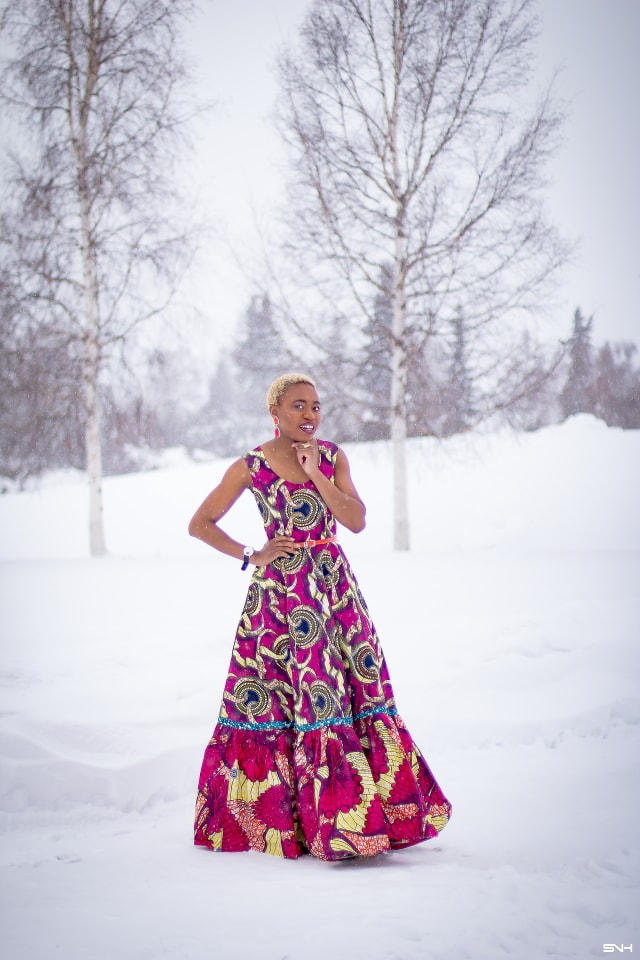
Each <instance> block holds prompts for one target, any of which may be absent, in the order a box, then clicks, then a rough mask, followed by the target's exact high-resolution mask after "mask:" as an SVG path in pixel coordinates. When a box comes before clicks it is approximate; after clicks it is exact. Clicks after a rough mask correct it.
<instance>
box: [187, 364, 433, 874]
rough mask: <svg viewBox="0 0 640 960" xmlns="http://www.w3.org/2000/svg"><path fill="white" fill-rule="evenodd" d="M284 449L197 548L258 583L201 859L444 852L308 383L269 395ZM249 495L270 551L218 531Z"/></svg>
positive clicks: (269, 456) (352, 496) (199, 524)
mask: <svg viewBox="0 0 640 960" xmlns="http://www.w3.org/2000/svg"><path fill="white" fill-rule="evenodd" d="M267 406H268V408H269V412H270V414H271V416H272V417H273V421H274V424H275V436H274V438H273V439H272V440H269V441H268V442H266V443H264V444H261V445H260V446H258V447H256V448H255V449H254V450H252V451H250V452H249V453H247V454H245V455H244V456H243V457H241V458H240V459H239V460H236V461H235V463H233V464H232V465H231V466H230V467H229V469H228V470H227V472H226V473H225V475H224V477H223V478H222V480H221V482H220V484H219V485H218V486H217V487H216V488H215V489H214V490H213V491H212V492H211V493H210V494H209V496H208V497H207V498H206V500H205V501H204V502H203V503H202V504H201V506H200V507H198V509H197V510H196V513H195V514H194V516H193V518H192V520H191V523H190V525H189V533H190V534H191V535H192V536H194V537H198V538H199V539H200V540H203V541H204V542H205V543H208V544H210V545H211V546H212V547H215V549H216V550H220V551H221V552H222V553H226V554H228V555H229V556H230V557H234V558H236V559H237V560H238V561H240V562H241V568H242V569H243V570H244V569H246V568H247V566H248V565H249V564H252V565H253V566H254V567H255V569H254V572H253V577H252V579H251V582H250V584H249V590H248V593H247V598H246V601H245V605H244V609H243V611H242V616H241V619H240V623H239V626H238V630H237V633H236V639H235V643H234V646H233V652H232V656H231V664H230V667H229V673H228V677H227V681H226V684H225V688H224V695H223V700H222V706H221V710H220V716H219V718H218V723H217V725H216V728H215V730H214V732H213V736H212V738H211V740H210V742H209V744H208V746H207V748H206V750H205V755H204V760H203V764H202V770H201V773H200V781H199V789H198V800H197V806H196V820H195V843H196V844H197V845H200V846H206V847H210V848H211V849H213V850H223V851H236V850H250V849H251V850H260V851H264V852H266V853H271V854H275V855H277V856H282V857H290V858H295V857H298V856H300V854H303V853H307V852H309V853H311V854H313V855H314V856H316V857H318V858H320V859H322V860H338V859H342V858H344V857H355V856H371V855H373V854H377V853H380V852H381V851H383V850H388V849H389V848H398V847H406V846H409V845H411V844H414V843H420V842H421V841H423V840H427V839H429V838H430V837H434V836H436V835H437V833H438V832H439V831H440V830H441V829H442V828H443V827H444V826H445V824H446V823H447V821H448V819H449V816H450V812H451V807H450V804H449V803H448V802H447V800H446V798H445V796H444V794H443V793H442V791H441V789H440V787H439V786H438V784H437V783H436V781H435V778H434V777H433V774H432V773H431V771H430V770H429V767H428V766H427V764H426V763H425V761H424V759H423V757H422V755H421V754H420V751H419V750H418V749H417V747H416V746H415V744H414V743H413V740H412V739H411V737H410V735H409V733H408V731H407V729H406V727H405V726H404V724H403V722H402V720H401V719H400V717H399V716H398V713H397V710H396V706H395V701H394V697H393V691H392V689H391V683H390V680H389V675H388V672H387V667H386V664H385V661H384V657H383V654H382V651H381V649H380V644H379V641H378V637H377V635H376V632H375V628H374V626H373V624H372V622H371V618H370V616H369V613H368V610H367V607H366V604H365V602H364V600H363V598H362V595H361V593H360V590H359V588H358V585H357V582H356V579H355V577H354V575H353V572H352V570H351V568H350V566H349V563H348V561H347V559H346V557H345V555H344V553H343V551H342V549H341V547H340V545H339V543H338V540H337V537H336V521H338V522H339V523H341V524H343V525H344V526H345V527H347V528H348V529H349V530H352V531H353V532H354V533H359V532H360V531H361V530H363V529H364V526H365V507H364V504H363V503H362V501H361V499H360V497H359V496H358V493H357V491H356V489H355V487H354V485H353V482H352V480H351V475H350V472H349V464H348V461H347V458H346V456H345V454H344V452H343V451H342V450H341V449H340V448H339V447H337V446H336V445H335V444H334V443H329V442H328V441H325V440H317V439H316V437H315V434H316V431H317V429H318V427H319V425H320V402H319V400H318V394H317V393H316V389H315V385H314V383H313V381H312V380H311V379H310V378H309V377H306V376H304V375H302V374H296V373H290V374H285V375H284V376H282V377H279V378H278V379H277V380H275V381H274V383H272V385H271V387H270V388H269V392H268V394H267ZM246 489H250V490H251V491H252V493H253V495H254V497H255V499H256V501H257V504H258V508H259V510H260V513H261V515H262V520H263V522H264V526H265V530H266V534H267V540H266V542H265V544H264V545H263V546H262V547H261V548H260V549H254V548H253V547H251V546H245V545H243V544H241V543H238V542H237V541H236V540H233V539H232V538H231V537H230V536H228V535H227V534H226V533H224V531H223V530H221V529H220V527H219V526H218V521H219V520H220V519H221V518H222V517H223V515H224V514H225V513H226V512H227V511H228V510H229V508H230V507H231V505H232V504H233V503H235V501H236V500H237V499H238V497H239V496H240V495H241V494H242V493H243V492H244V490H246Z"/></svg>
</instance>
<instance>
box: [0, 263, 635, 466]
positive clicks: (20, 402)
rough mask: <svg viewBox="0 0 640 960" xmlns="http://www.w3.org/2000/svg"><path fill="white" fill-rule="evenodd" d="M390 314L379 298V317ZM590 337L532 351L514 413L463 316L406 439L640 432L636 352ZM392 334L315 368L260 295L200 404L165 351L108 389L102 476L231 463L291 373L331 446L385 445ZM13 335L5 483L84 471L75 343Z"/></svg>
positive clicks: (7, 353)
mask: <svg viewBox="0 0 640 960" xmlns="http://www.w3.org/2000/svg"><path fill="white" fill-rule="evenodd" d="M5 295H6V289H5V287H4V286H3V284H2V282H1V281H0V300H2V303H1V304H0V305H1V306H2V315H3V317H5V318H6V317H7V311H11V309H12V308H15V303H16V301H15V300H12V299H11V298H6V297H5ZM12 305H13V307H12ZM386 309H388V306H387V304H385V302H384V298H383V297H380V298H379V300H378V303H377V305H376V313H377V314H378V315H380V314H383V313H384V311H385V310H386ZM593 326H594V321H593V318H592V317H591V318H589V319H588V320H586V319H585V318H584V316H583V314H582V312H581V310H580V309H577V310H576V311H575V315H574V318H573V327H572V330H571V334H570V336H569V337H568V339H567V340H566V341H564V343H563V344H562V348H561V350H560V351H558V350H556V351H549V350H543V349H542V347H540V346H539V345H534V344H532V343H531V342H523V344H522V345H521V349H522V352H523V354H525V353H526V354H527V355H528V366H527V377H526V378H525V379H524V380H523V381H522V383H521V390H520V394H519V395H518V396H516V399H515V400H514V402H513V403H512V404H510V405H509V406H507V407H505V408H504V409H494V408H493V407H494V401H495V398H494V397H486V396H484V395H483V393H482V383H481V382H480V381H479V379H478V377H477V376H476V373H475V370H474V364H473V357H472V355H471V353H470V351H469V349H468V345H467V325H466V323H465V318H464V314H463V313H462V311H459V313H458V314H457V315H456V316H455V317H454V318H453V320H452V322H451V329H450V335H449V338H448V341H447V344H446V347H443V346H442V345H439V347H438V351H437V352H436V351H435V350H424V351H422V352H420V351H418V350H416V351H415V353H413V354H412V358H411V365H410V368H409V373H408V386H407V409H408V410H409V412H410V417H409V435H410V436H413V437H416V436H436V437H442V438H444V437H450V436H453V435H455V434H459V433H465V432H468V431H470V430H472V429H474V428H475V427H476V426H478V424H479V423H480V422H482V421H483V420H491V421H492V422H495V423H496V424H499V423H508V424H509V425H511V426H512V427H513V428H515V429H517V430H523V431H531V430H537V429H540V428H541V427H544V426H548V425H550V424H554V423H560V422H562V421H563V420H566V419H567V418H568V417H570V416H573V415H575V414H580V413H590V414H593V415H594V416H596V417H599V418H600V419H601V420H604V422H605V423H607V424H608V425H609V426H612V427H622V428H624V429H638V428H640V357H639V353H638V347H637V346H636V345H635V344H634V343H630V342H621V343H610V342H609V341H606V342H605V343H604V344H602V345H600V346H596V345H594V343H593V341H592V337H593ZM384 329H385V328H384V326H383V325H381V324H380V325H376V324H374V323H372V324H369V325H368V326H367V327H366V328H365V329H364V330H363V332H362V337H361V340H360V343H359V344H358V345H357V346H356V345H353V347H352V348H351V350H350V351H348V352H347V351H344V350H341V349H337V350H336V352H335V354H333V355H332V356H331V357H329V358H328V359H327V358H320V359H318V361H317V362H316V359H315V358H312V359H311V360H309V349H308V344H307V343H306V341H304V340H301V339H300V338H299V337H298V338H296V337H294V336H292V335H291V331H290V329H288V328H287V326H286V324H285V323H284V322H283V321H282V320H281V319H280V320H279V319H278V318H277V317H276V312H275V310H274V307H273V305H272V303H271V301H270V299H269V297H268V296H266V295H258V294H256V295H254V296H253V297H252V298H251V300H250V302H249V305H248V307H247V310H246V314H245V317H244V321H243V323H242V324H241V325H240V328H239V331H238V335H237V340H236V343H235V345H234V346H233V347H232V348H231V349H230V350H229V351H227V352H226V353H224V354H223V355H221V357H220V359H219V361H218V364H217V367H216V368H215V370H214V371H213V373H212V375H211V378H210V380H209V383H208V386H207V388H206V390H205V391H203V390H202V389H201V388H200V390H199V392H198V391H193V392H192V394H191V396H190V395H189V387H188V384H189V383H190V382H191V383H193V377H194V371H193V370H191V369H190V368H189V367H188V358H186V359H185V357H184V355H183V354H182V353H181V352H178V351H177V350H176V351H169V350H164V351H163V350H162V349H160V348H157V347H156V348H154V349H153V350H152V351H150V352H148V353H147V354H146V355H145V356H144V357H143V358H142V359H141V360H140V361H139V362H138V363H137V364H135V367H134V368H133V369H130V368H127V367H125V366H121V369H120V371H119V375H118V378H117V380H116V381H115V382H114V383H113V384H112V385H111V386H109V387H106V386H105V387H103V388H102V393H101V406H102V410H103V437H104V441H103V443H104V467H105V473H107V474H115V473H125V472H128V471H132V470H139V469H141V468H144V466H145V465H146V464H147V463H148V462H150V461H152V460H153V453H154V451H160V450H162V449H164V448H166V447H172V446H184V447H186V448H187V449H188V450H190V451H194V450H203V451H207V452H210V453H213V454H215V455H218V456H231V455H235V454H238V453H239V452H241V451H242V450H243V449H245V448H249V447H251V446H253V445H254V444H256V443H258V442H260V441H261V440H262V439H264V436H265V431H266V430H268V428H269V420H268V414H267V410H266V403H265V392H266V388H267V386H268V384H269V383H270V382H271V380H272V379H274V378H275V377H276V376H278V375H279V374H280V373H282V372H283V370H286V369H291V368H295V369H301V370H303V371H305V372H308V373H309V374H310V375H312V376H313V377H314V379H316V380H317V382H318V384H319V386H320V388H321V390H322V399H323V407H324V410H323V416H324V420H325V424H326V431H327V434H328V435H330V436H331V437H332V438H333V439H335V440H336V441H338V442H341V443H342V442H348V441H372V440H386V439H389V437H390V417H389V404H390V379H391V371H390V351H389V345H388V342H387V340H386V338H385V336H384ZM5 332H8V334H9V335H8V337H7V338H6V339H5V340H4V342H3V350H2V363H1V364H0V475H2V476H5V477H8V478H11V479H14V480H24V479H26V478H27V477H29V476H33V475H37V474H39V473H42V472H43V471H45V470H50V469H58V468H66V467H72V468H77V469H84V468H85V446H84V434H83V430H84V427H83V423H82V420H81V416H80V415H79V413H78V411H79V410H81V404H79V403H78V402H77V393H78V392H79V391H81V389H82V366H81V358H79V357H78V356H77V355H76V346H75V343H74V341H73V340H71V341H66V340H65V338H64V337H63V336H62V335H61V334H56V332H55V331H52V332H51V334H50V336H49V337H47V338H43V332H42V329H41V328H40V329H38V331H37V334H38V336H37V339H36V336H35V333H34V334H33V335H31V334H30V331H29V327H28V325H26V326H25V325H20V324H13V325H11V324H8V323H7V324H6V327H5ZM336 336H339V327H338V329H337V330H336ZM337 346H338V347H339V346H340V344H337ZM185 365H186V368H185ZM516 366H517V364H516V358H514V369H515V367H516ZM532 371H533V372H532ZM196 386H197V385H196ZM198 393H199V395H200V399H198ZM203 393H204V394H205V399H204V401H203V400H202V399H201V397H202V394H203ZM487 411H491V412H490V413H487Z"/></svg>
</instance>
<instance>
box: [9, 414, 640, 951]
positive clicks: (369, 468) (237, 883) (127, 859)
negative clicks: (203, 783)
mask: <svg viewBox="0 0 640 960" xmlns="http://www.w3.org/2000/svg"><path fill="white" fill-rule="evenodd" d="M348 452H349V455H350V458H351V462H352V473H353V476H354V479H355V482H356V485H357V486H358V488H359V489H360V492H361V493H362V495H363V496H364V499H365V500H366V502H367V505H368V521H369V522H368V527H367V530H366V531H365V532H364V533H363V534H361V535H360V536H359V537H354V536H351V535H348V534H347V533H345V534H344V535H343V536H342V540H343V542H344V544H345V547H346V549H347V552H348V554H349V556H350V558H351V560H352V563H353V566H354V568H355V570H356V572H357V574H358V576H359V579H360V583H361V585H362V587H363V591H364V593H365V596H366V597H367V600H368V602H369V606H370V608H371V611H372V613H373V615H374V619H375V621H376V625H377V627H378V631H379V633H380V635H381V638H382V642H383V646H384V648H385V653H386V655H387V660H388V662H389V666H390V670H391V675H392V678H393V681H394V687H395V692H396V697H397V700H398V704H399V707H400V710H401V713H402V714H403V716H404V718H405V720H406V722H407V724H408V726H409V729H410V730H411V732H412V734H413V736H414V738H415V739H416V741H417V743H418V744H419V745H420V747H421V748H422V750H423V752H424V753H425V755H426V757H427V759H428V761H429V763H430V765H431V766H432V768H433V770H434V772H435V774H436V776H437V777H438V779H439V781H440V783H441V784H442V786H443V788H444V790H445V791H446V793H447V794H448V796H449V798H450V800H451V801H452V803H453V805H454V815H453V818H452V821H451V823H450V824H449V826H448V827H447V828H446V829H445V831H444V832H443V833H442V834H441V835H440V837H439V838H438V839H437V840H436V841H431V842H430V843H427V844H423V845H422V846H419V847H413V848H411V849H409V850H405V851H402V852H397V853H393V854H388V855H385V856H382V857H377V858H374V859H373V860H363V861H343V862H340V863H336V864H325V863H321V862H319V861H315V860H313V859H312V858H310V857H306V858H303V859H301V860H298V861H295V862H287V861H280V860H278V859H275V858H272V857H269V856H266V855H259V854H235V855H231V854H228V855H225V854H222V855H214V854H212V853H210V852H209V851H207V850H203V849H198V850H196V849H194V848H193V847H192V845H191V839H192V836H191V823H192V813H193V801H194V791H195V780H196V777H197V774H198V771H199V766H200V761H201V757H202V753H203V750H204V747H205V744H206V741H207V739H208V737H209V735H210V732H211V729H212V727H213V724H214V722H215V718H216V715H217V709H218V702H219V697H220V694H221V689H222V683H223V679H224V676H225V672H226V666H227V662H228V658H229V654H230V650H231V643H232V639H233V634H234V631H235V626H236V621H237V618H238V615H239V612H240V609H241V606H242V602H243V598H244V591H245V589H246V584H247V579H246V575H244V574H242V573H241V572H240V569H239V565H238V564H236V563H235V562H233V561H230V560H229V559H228V558H224V557H222V556H219V555H217V554H215V553H214V552H213V551H210V550H208V549H207V548H206V547H204V546H203V545H202V544H200V543H196V542H194V541H191V540H190V539H189V538H188V537H187V534H186V524H187V522H188V519H189V516H190V514H191V512H192V511H193V509H194V508H195V506H196V505H197V503H198V502H199V501H200V500H201V499H202V498H203V497H204V495H205V494H206V492H207V491H208V489H209V488H210V487H211V486H213V485H214V484H215V482H216V481H217V479H218V478H219V476H220V474H221V472H222V469H223V468H224V466H225V464H224V463H221V462H218V461H213V462H210V463H201V464H197V465H186V464H182V465H180V464H178V465H176V466H174V467H165V468H164V469H162V470H158V471H154V472H149V473H147V474H140V475H134V476H127V477H115V478H111V479H109V480H107V481H106V483H105V501H106V507H105V509H106V527H107V538H108V541H109V547H110V550H111V556H110V557H109V558H107V559H104V560H98V561H96V560H94V561H92V560H89V559H88V558H87V544H86V530H85V509H86V493H85V490H84V486H83V484H82V483H81V481H80V480H79V479H77V478H73V477H68V478H66V479H65V478H58V479H57V481H56V482H53V480H50V481H49V482H47V483H45V484H44V485H43V486H42V488H41V489H40V491H33V492H29V493H23V494H10V495H5V496H3V497H0V557H1V558H2V562H1V563H0V578H1V579H0V591H1V594H0V603H1V609H2V667H1V673H0V694H1V701H0V710H1V713H0V808H1V810H2V813H1V815H0V823H1V826H2V837H1V844H2V846H1V852H0V869H1V884H2V917H1V918H0V924H1V926H0V930H1V936H0V944H1V948H0V949H1V952H2V957H3V958H6V960H44V958H46V960H58V958H60V960H62V958H64V960H160V958H169V960H217V958H221V960H222V958H225V960H226V958H227V957H232V956H233V957H243V958H244V957H256V958H260V960H321V958H322V960H325V958H326V956H327V955H329V956H330V957H331V958H332V960H347V958H349V960H365V958H367V960H463V958H469V960H499V958H502V957H509V958H517V960H541V958H551V957H553V958H576V960H578V958H579V960H584V958H590V957H600V956H603V945H604V944H615V945H616V946H617V947H618V948H619V947H620V946H621V945H623V946H627V947H628V946H629V945H630V944H635V950H636V951H640V920H638V919H637V918H638V916H639V915H640V897H639V887H640V871H639V869H638V867H639V852H638V839H639V833H640V830H639V827H638V810H639V809H640V796H639V794H640V790H639V786H640V772H639V770H638V761H639V759H640V697H639V696H638V680H639V670H638V667H639V664H640V654H639V652H638V647H639V640H640V509H639V494H638V491H639V490H640V431H628V432H623V431H619V430H611V429H607V428H606V427H604V425H602V424H601V423H599V422H598V421H595V420H593V419H591V418H588V417H579V418H576V419H574V420H571V421H570V422H568V423H566V424H564V425H562V426H560V427H553V428H549V429H547V430H544V431H540V432H538V433H535V434H530V435H525V436H522V435H520V436H513V435H511V434H503V435H495V434H491V435H488V436H485V437H480V438H474V439H469V438H458V439H456V440H452V441H448V442H446V443H438V442H436V441H433V440H429V441H427V440H425V441H416V442H414V443H413V444H412V449H411V473H412V490H411V510H412V536H413V550H412V551H411V552H410V553H409V554H394V553H393V551H392V550H391V548H390V542H391V524H390V514H391V510H390V502H389V493H388V491H389V489H390V466H389V453H388V448H387V446H386V445H385V444H375V445H367V446H361V447H353V448H348ZM226 527H227V529H229V530H230V532H232V533H234V534H236V535H237V536H238V538H239V539H246V540H247V541H249V542H251V541H253V542H259V540H260V532H261V528H260V522H259V516H258V512H257V509H256V507H255V504H254V503H253V501H252V499H251V498H250V496H249V495H247V496H246V497H245V498H243V501H241V502H240V504H238V506H237V507H236V508H234V510H233V511H231V512H230V513H229V515H228V517H227V518H226ZM616 952H617V953H618V954H619V949H618V950H617V951H616ZM629 952H630V951H628V950H627V951H626V953H627V954H628V953H629ZM623 955H624V954H623Z"/></svg>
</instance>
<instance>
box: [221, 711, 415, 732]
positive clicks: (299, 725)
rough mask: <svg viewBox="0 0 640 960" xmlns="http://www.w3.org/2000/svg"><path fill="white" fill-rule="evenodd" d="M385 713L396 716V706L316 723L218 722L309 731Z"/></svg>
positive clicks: (243, 727)
mask: <svg viewBox="0 0 640 960" xmlns="http://www.w3.org/2000/svg"><path fill="white" fill-rule="evenodd" d="M378 713H384V714H386V716H387V717H396V716H397V715H398V711H397V710H396V708H395V707H372V708H371V709H370V710H362V711H361V712H360V713H354V715H353V716H352V717H329V718H328V719H327V720H316V721H315V722H314V723H296V722H295V721H294V720H271V721H267V722H266V723H250V722H249V721H248V720H229V719H228V717H218V723H219V724H220V725H221V726H223V727H233V728H234V729H235V730H296V731H297V732H298V733H307V732H308V731H309V730H319V729H320V728H321V727H333V726H335V727H351V726H353V723H354V722H355V721H356V720H366V718H367V717H372V716H374V715H375V714H378Z"/></svg>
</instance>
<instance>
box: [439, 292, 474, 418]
mask: <svg viewBox="0 0 640 960" xmlns="http://www.w3.org/2000/svg"><path fill="white" fill-rule="evenodd" d="M451 329H452V335H453V350H452V356H451V361H450V365H449V380H448V383H447V386H446V398H447V416H446V419H445V423H444V434H445V436H449V435H451V434H454V433H463V432H464V431H465V430H468V429H469V428H470V427H471V425H472V423H473V421H474V417H475V411H474V403H473V380H472V377H471V372H470V370H469V345H468V332H467V325H466V321H465V317H464V314H463V312H462V307H460V306H459V307H458V309H457V311H456V313H455V315H454V317H453V319H452V320H451Z"/></svg>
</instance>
